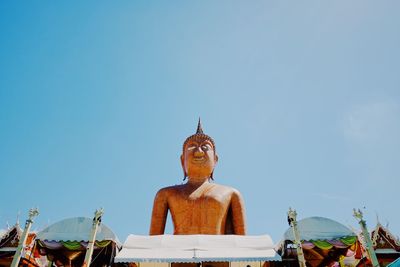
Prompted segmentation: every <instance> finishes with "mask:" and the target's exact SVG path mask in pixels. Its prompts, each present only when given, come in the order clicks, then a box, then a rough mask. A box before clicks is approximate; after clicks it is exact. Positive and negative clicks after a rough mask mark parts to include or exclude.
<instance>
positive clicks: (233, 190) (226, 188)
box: [214, 183, 240, 195]
mask: <svg viewBox="0 0 400 267" xmlns="http://www.w3.org/2000/svg"><path fill="white" fill-rule="evenodd" d="M214 186H215V188H216V189H218V190H223V191H224V192H227V193H229V194H232V195H240V192H239V190H237V189H236V188H233V187H231V186H227V185H222V184H216V183H214Z"/></svg>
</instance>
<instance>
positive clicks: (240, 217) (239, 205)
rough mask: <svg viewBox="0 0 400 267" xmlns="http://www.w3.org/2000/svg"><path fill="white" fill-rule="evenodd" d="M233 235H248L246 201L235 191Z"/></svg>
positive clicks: (232, 202)
mask: <svg viewBox="0 0 400 267" xmlns="http://www.w3.org/2000/svg"><path fill="white" fill-rule="evenodd" d="M231 208H232V222H233V233H234V234H235V235H245V234H246V211H245V208H244V201H243V198H242V196H241V195H240V193H239V191H236V190H235V191H234V192H233V194H232V199H231Z"/></svg>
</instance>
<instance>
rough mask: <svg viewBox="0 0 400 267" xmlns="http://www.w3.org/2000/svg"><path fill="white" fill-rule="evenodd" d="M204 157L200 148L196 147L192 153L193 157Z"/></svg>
mask: <svg viewBox="0 0 400 267" xmlns="http://www.w3.org/2000/svg"><path fill="white" fill-rule="evenodd" d="M203 155H204V151H203V150H202V149H201V147H197V148H196V150H195V151H194V156H195V157H200V156H203Z"/></svg>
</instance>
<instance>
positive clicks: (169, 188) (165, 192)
mask: <svg viewBox="0 0 400 267" xmlns="http://www.w3.org/2000/svg"><path fill="white" fill-rule="evenodd" d="M181 188H182V185H171V186H167V187H164V188H161V189H160V190H158V192H157V196H168V195H170V194H173V193H175V192H177V191H179V190H180V189H181Z"/></svg>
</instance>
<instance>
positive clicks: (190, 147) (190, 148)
mask: <svg viewBox="0 0 400 267" xmlns="http://www.w3.org/2000/svg"><path fill="white" fill-rule="evenodd" d="M195 148H196V146H195V145H193V146H189V147H188V148H187V150H193V149H195Z"/></svg>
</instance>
